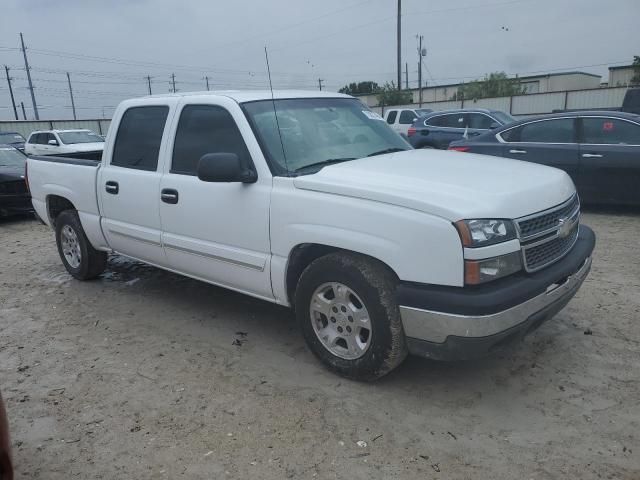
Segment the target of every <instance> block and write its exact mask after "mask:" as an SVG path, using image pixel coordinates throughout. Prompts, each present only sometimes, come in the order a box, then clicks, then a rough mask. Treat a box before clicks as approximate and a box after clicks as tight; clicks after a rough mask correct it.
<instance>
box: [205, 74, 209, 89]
mask: <svg viewBox="0 0 640 480" xmlns="http://www.w3.org/2000/svg"><path fill="white" fill-rule="evenodd" d="M204 81H205V83H206V84H207V92H208V91H209V77H207V76H206V75H205V76H204Z"/></svg>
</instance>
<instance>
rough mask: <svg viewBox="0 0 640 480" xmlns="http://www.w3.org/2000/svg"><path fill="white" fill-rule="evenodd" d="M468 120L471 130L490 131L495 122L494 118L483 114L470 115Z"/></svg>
mask: <svg viewBox="0 0 640 480" xmlns="http://www.w3.org/2000/svg"><path fill="white" fill-rule="evenodd" d="M468 118H469V128H478V129H482V130H489V129H490V128H491V124H492V123H494V122H495V120H494V119H493V118H491V117H489V116H487V115H485V114H483V113H470V114H469V115H468Z"/></svg>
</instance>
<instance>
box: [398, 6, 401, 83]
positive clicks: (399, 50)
mask: <svg viewBox="0 0 640 480" xmlns="http://www.w3.org/2000/svg"><path fill="white" fill-rule="evenodd" d="M401 19H402V0H398V90H401V89H402V55H401V48H400V45H401V41H402V39H401V37H402V22H401Z"/></svg>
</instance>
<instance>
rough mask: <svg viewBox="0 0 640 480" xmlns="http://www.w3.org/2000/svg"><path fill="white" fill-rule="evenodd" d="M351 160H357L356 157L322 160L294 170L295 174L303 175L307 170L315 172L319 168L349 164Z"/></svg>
mask: <svg viewBox="0 0 640 480" xmlns="http://www.w3.org/2000/svg"><path fill="white" fill-rule="evenodd" d="M349 160H355V158H354V157H347V158H328V159H327V160H322V161H320V162H315V163H310V164H309V165H305V166H304V167H300V168H296V169H295V170H294V172H295V173H301V172H304V171H306V170H313V169H314V168H318V167H320V168H322V167H326V166H327V165H333V164H334V163H340V162H347V161H349ZM320 168H318V170H320ZM314 173H315V172H314Z"/></svg>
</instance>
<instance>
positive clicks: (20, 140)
mask: <svg viewBox="0 0 640 480" xmlns="http://www.w3.org/2000/svg"><path fill="white" fill-rule="evenodd" d="M26 141H27V140H26V139H25V138H24V137H23V136H22V135H20V134H19V133H18V132H0V145H11V146H12V147H15V148H17V149H18V150H20V151H21V152H23V151H24V142H26Z"/></svg>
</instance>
